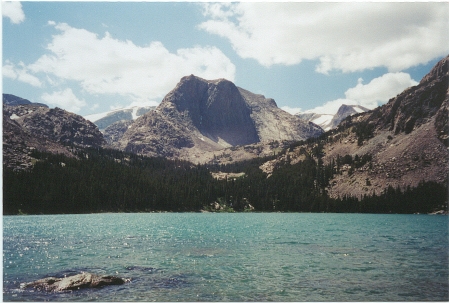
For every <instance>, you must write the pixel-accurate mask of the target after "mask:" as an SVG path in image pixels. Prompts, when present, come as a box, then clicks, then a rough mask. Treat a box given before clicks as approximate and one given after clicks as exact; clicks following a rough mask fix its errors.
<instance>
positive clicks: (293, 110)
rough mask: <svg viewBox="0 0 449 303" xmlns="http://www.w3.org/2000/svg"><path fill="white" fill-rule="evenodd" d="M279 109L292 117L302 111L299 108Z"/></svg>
mask: <svg viewBox="0 0 449 303" xmlns="http://www.w3.org/2000/svg"><path fill="white" fill-rule="evenodd" d="M281 109H282V110H284V111H286V112H287V113H289V114H292V115H294V114H297V113H300V112H301V111H302V110H301V108H299V107H290V106H282V107H281Z"/></svg>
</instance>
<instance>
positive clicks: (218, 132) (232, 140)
mask: <svg viewBox="0 0 449 303" xmlns="http://www.w3.org/2000/svg"><path fill="white" fill-rule="evenodd" d="M322 132H323V131H322V129H321V128H320V127H318V126H316V125H314V124H312V123H305V122H304V121H302V120H301V119H299V118H297V117H294V116H292V115H290V114H288V113H286V112H284V111H282V110H281V109H279V108H277V106H276V103H275V102H274V100H273V99H266V98H265V97H263V96H261V95H256V94H252V93H251V92H248V91H246V90H243V89H241V88H238V87H236V86H235V85H234V84H233V83H232V82H230V81H228V80H225V79H217V80H205V79H202V78H199V77H196V76H193V75H190V76H186V77H183V78H182V79H181V81H180V82H179V83H178V84H177V86H176V87H175V88H174V89H173V90H172V91H171V92H169V93H168V94H167V95H166V96H165V98H164V99H163V100H162V102H161V104H160V105H159V106H158V107H157V108H156V109H155V110H154V111H151V112H148V113H147V114H145V115H143V116H142V117H140V118H138V119H137V120H136V121H135V122H134V123H133V124H132V125H131V126H130V127H129V129H128V130H127V131H126V132H125V133H124V135H123V136H122V137H121V138H120V140H119V142H118V145H119V146H120V147H121V148H122V149H124V150H126V151H130V152H135V153H140V154H145V155H150V156H164V157H181V158H185V159H189V160H198V157H200V155H202V154H204V153H205V152H210V151H217V150H221V149H223V148H226V147H232V146H237V145H248V144H253V143H257V142H261V141H269V140H301V139H306V138H308V137H311V136H317V135H319V134H321V133H322Z"/></svg>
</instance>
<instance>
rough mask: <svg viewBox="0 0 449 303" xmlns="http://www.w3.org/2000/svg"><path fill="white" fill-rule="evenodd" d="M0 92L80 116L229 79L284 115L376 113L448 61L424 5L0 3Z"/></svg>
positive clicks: (439, 16) (441, 17)
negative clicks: (195, 81)
mask: <svg viewBox="0 0 449 303" xmlns="http://www.w3.org/2000/svg"><path fill="white" fill-rule="evenodd" d="M2 15H3V25H2V26H3V37H2V40H3V57H2V65H3V92H4V93H11V94H14V95H17V96H20V97H23V98H26V99H29V100H31V101H34V102H43V103H46V104H48V105H49V106H50V107H55V106H57V107H60V108H64V109H66V110H69V111H72V112H75V113H78V114H81V115H89V114H94V113H99V112H104V111H108V110H111V109H114V108H120V107H126V106H130V105H147V104H153V105H156V104H158V103H159V102H160V101H161V100H162V99H163V97H164V96H165V95H166V94H167V93H168V92H169V91H170V90H171V89H173V88H174V87H175V86H176V84H177V83H178V82H179V80H180V78H181V77H183V76H185V75H190V74H195V75H197V76H200V77H203V78H206V79H217V78H227V79H229V80H231V81H233V82H234V83H235V84H236V85H237V86H240V87H242V88H245V89H247V90H250V91H252V92H254V93H259V94H263V95H265V96H266V97H270V98H273V99H275V100H276V102H277V104H278V106H279V107H281V108H284V109H285V110H287V111H290V112H292V113H294V112H297V111H299V110H301V111H307V110H312V111H315V112H321V113H335V112H336V110H337V109H338V106H339V105H340V104H343V103H346V104H360V105H363V106H366V107H369V108H373V107H375V106H377V105H381V104H383V103H385V102H387V101H388V99H390V98H392V97H394V96H396V95H397V94H398V93H400V92H402V91H403V90H404V89H405V88H407V87H409V86H412V85H416V84H417V83H418V82H419V81H420V80H421V78H422V77H423V76H424V75H425V74H427V73H428V72H429V70H430V69H431V68H432V66H433V65H434V64H435V63H436V62H437V61H438V60H440V59H441V58H442V57H444V56H446V55H447V54H449V43H447V41H448V34H447V33H448V32H449V25H448V22H447V20H449V6H448V4H447V3H444V2H441V3H439V2H430V3H353V2H351V3H300V2H290V3H251V2H245V3H207V2H206V3H188V2H134V3H130V2H2Z"/></svg>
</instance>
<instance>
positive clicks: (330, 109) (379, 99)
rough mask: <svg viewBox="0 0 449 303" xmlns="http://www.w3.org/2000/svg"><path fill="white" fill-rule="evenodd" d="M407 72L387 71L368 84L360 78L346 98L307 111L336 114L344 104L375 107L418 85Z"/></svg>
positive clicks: (348, 91) (346, 93)
mask: <svg viewBox="0 0 449 303" xmlns="http://www.w3.org/2000/svg"><path fill="white" fill-rule="evenodd" d="M417 84H418V82H416V81H415V80H413V79H412V78H411V77H410V75H409V74H407V73H402V72H401V73H387V74H384V75H382V76H381V77H378V78H375V79H373V80H371V81H370V82H369V83H368V84H363V79H359V80H358V83H357V85H356V86H355V87H352V88H349V89H348V90H346V92H345V96H346V98H341V99H337V100H332V101H329V102H326V103H325V104H324V105H322V106H318V107H316V108H314V109H311V110H308V111H306V112H313V113H319V114H336V113H337V111H338V109H339V108H340V106H341V105H342V104H346V105H362V106H364V107H366V108H369V109H373V108H375V107H377V106H379V105H381V104H384V103H386V102H388V100H389V99H391V98H393V97H395V96H397V95H398V94H399V93H401V92H403V91H404V90H405V89H406V88H408V87H411V86H414V85H417Z"/></svg>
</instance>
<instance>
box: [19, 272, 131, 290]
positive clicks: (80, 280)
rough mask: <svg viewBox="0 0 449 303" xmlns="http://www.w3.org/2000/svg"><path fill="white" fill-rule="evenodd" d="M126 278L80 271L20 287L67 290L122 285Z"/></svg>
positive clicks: (24, 284)
mask: <svg viewBox="0 0 449 303" xmlns="http://www.w3.org/2000/svg"><path fill="white" fill-rule="evenodd" d="M125 282H127V279H122V278H119V277H115V276H108V275H95V274H91V273H85V272H83V273H80V274H78V275H74V276H70V277H65V278H54V277H48V278H44V279H40V280H37V281H34V282H30V283H23V284H22V285H21V287H22V288H34V289H37V290H42V291H49V292H51V291H55V292H59V291H67V290H78V289H81V288H98V287H102V286H106V285H122V284H124V283H125Z"/></svg>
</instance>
